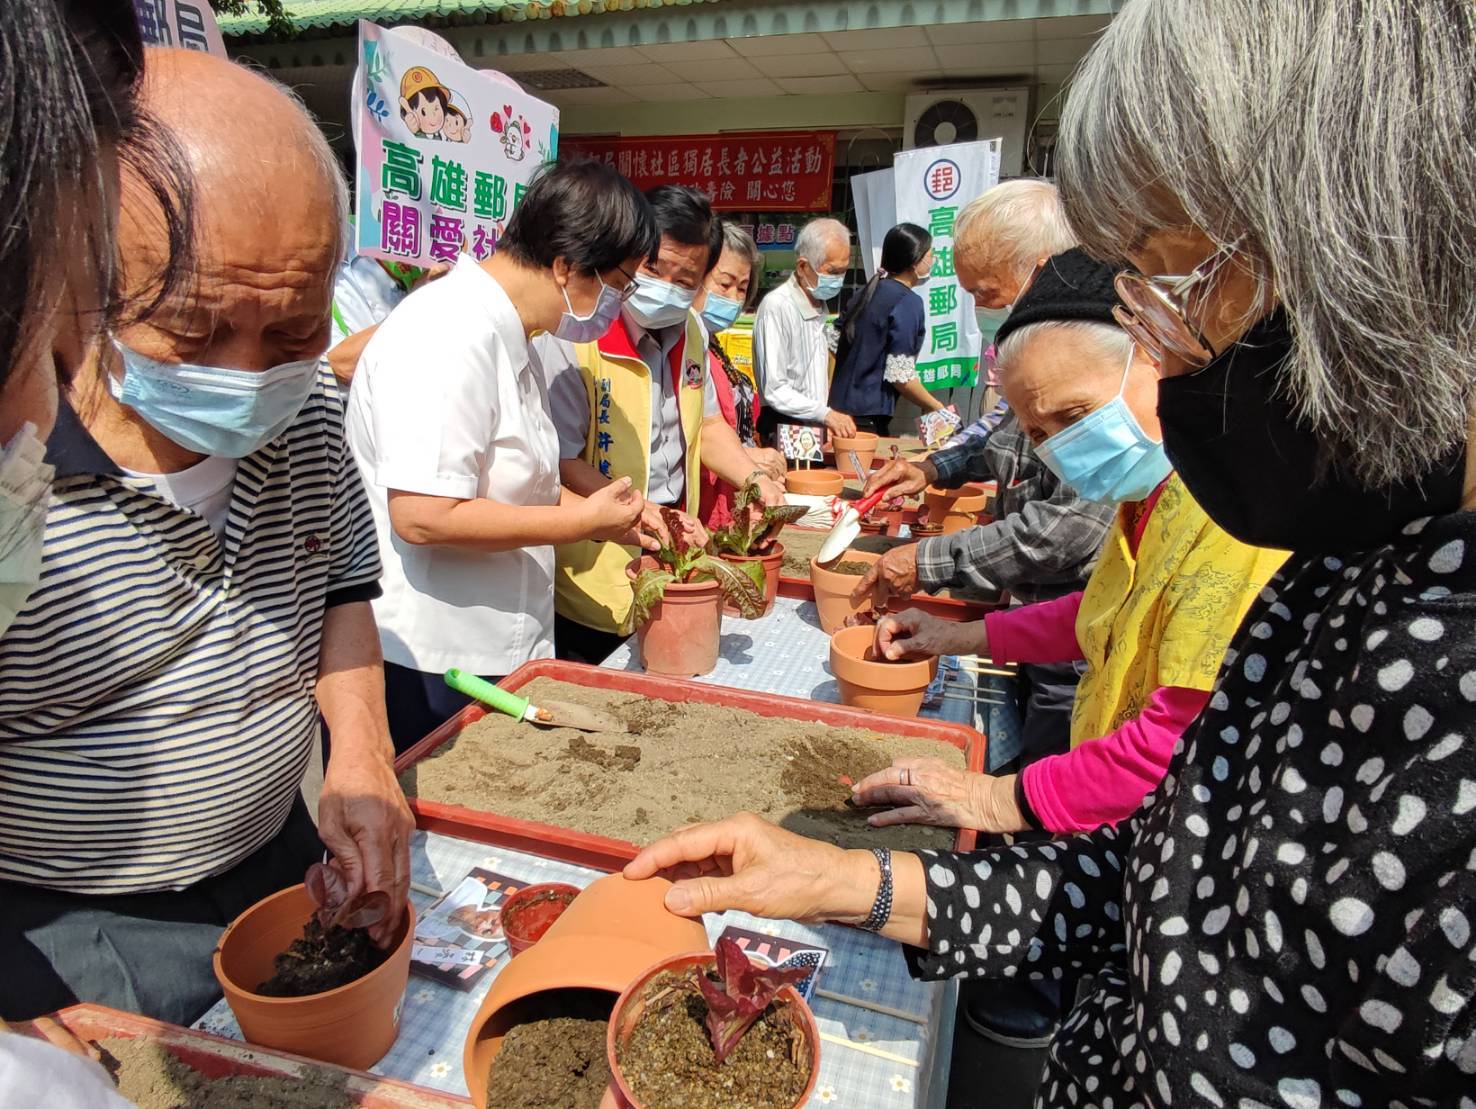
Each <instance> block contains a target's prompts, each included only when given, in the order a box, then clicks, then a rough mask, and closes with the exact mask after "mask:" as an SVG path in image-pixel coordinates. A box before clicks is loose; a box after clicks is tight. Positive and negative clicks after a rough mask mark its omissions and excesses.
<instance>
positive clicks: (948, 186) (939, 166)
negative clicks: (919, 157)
mask: <svg viewBox="0 0 1476 1109" xmlns="http://www.w3.org/2000/svg"><path fill="white" fill-rule="evenodd" d="M961 184H963V174H962V173H960V172H959V168H958V163H957V162H955V161H953V159H951V158H939V159H938V160H937V161H936V162H934V163H933V164H932V165H930V166H929V167H928V168H927V170H926V171H924V173H923V188H925V189H927V191H928V195H929V196H930V197H932V198H933V199H934V200H947V199H948V198H949V197H950V196H952V195H953V194H954V193H956V192H958V187H959V186H960V185H961Z"/></svg>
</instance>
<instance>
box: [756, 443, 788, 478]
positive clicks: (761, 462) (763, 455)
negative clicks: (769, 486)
mask: <svg viewBox="0 0 1476 1109" xmlns="http://www.w3.org/2000/svg"><path fill="white" fill-rule="evenodd" d="M748 457H749V458H751V459H752V460H753V464H754V465H755V466H757V467H758V468H759V469H760V470H762V471H763V472H764V473H766V474H768V475H769V476H770V477H771V478H773V479H774V480H775V481H779V482H782V481H783V480H784V474H785V471H787V470H788V469H789V463H788V462H787V461H785V458H784V455H782V454H780V453H779V452H778V451H776V450H775V449H774V448H773V447H749V448H748Z"/></svg>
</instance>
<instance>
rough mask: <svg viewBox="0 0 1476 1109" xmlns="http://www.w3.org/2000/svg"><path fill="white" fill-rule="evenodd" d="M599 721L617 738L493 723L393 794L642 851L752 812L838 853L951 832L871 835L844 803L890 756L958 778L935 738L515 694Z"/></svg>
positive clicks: (557, 688) (957, 756) (574, 695)
mask: <svg viewBox="0 0 1476 1109" xmlns="http://www.w3.org/2000/svg"><path fill="white" fill-rule="evenodd" d="M519 692H520V693H522V694H523V695H524V696H526V697H529V698H531V699H532V701H533V703H534V704H537V703H538V702H539V700H540V699H546V700H550V701H565V702H571V703H573V704H579V705H589V706H591V707H596V708H603V709H608V710H610V711H611V712H613V713H614V715H616V716H618V717H619V718H620V719H621V720H623V721H624V722H625V723H626V725H627V726H628V727H629V728H630V734H629V735H622V734H618V733H616V734H611V733H604V734H599V733H585V732H580V731H575V730H574V729H571V728H552V729H549V728H536V727H533V726H532V725H530V724H522V723H519V722H517V721H515V720H513V719H512V718H511V717H508V716H504V715H503V714H501V713H492V714H489V715H487V716H485V717H483V718H482V719H481V720H479V721H477V722H476V723H475V724H473V725H471V726H470V727H469V728H467V729H466V731H464V732H463V733H462V734H461V735H460V736H458V737H457V738H456V739H455V740H454V741H452V742H450V743H447V744H444V745H443V746H442V747H441V748H440V749H439V750H438V751H437V753H436V754H435V755H433V756H431V757H430V758H428V759H422V760H421V761H420V762H418V763H416V764H415V765H414V766H412V767H410V768H409V769H408V770H406V771H405V772H404V773H403V774H401V775H400V783H401V785H402V786H404V789H405V793H406V795H408V796H410V797H419V798H422V799H425V800H428V801H440V802H443V803H446V804H452V805H461V806H463V807H465V808H468V809H475V810H478V811H481V812H492V813H497V814H498V815H500V816H507V817H513V818H516V819H519V820H534V821H539V822H541V823H545V824H557V825H559V826H561V827H565V828H572V829H574V830H576V831H580V832H587V833H591V834H593V835H600V836H608V837H610V838H612V839H620V840H629V841H631V842H633V843H647V842H649V841H651V840H653V839H656V838H658V837H660V836H662V835H665V834H666V833H667V832H669V831H671V830H672V829H674V828H678V827H680V826H682V825H683V824H690V823H693V822H695V821H700V820H716V819H719V818H721V817H724V816H728V815H730V814H732V813H735V812H740V811H743V810H749V811H752V812H756V813H759V814H761V815H762V816H764V817H766V818H767V819H769V820H772V821H774V822H775V823H777V824H780V825H782V826H783V827H785V828H788V829H789V830H790V831H793V832H798V833H800V834H801V835H807V836H814V837H816V838H817V839H823V840H827V841H829V842H831V843H837V844H840V845H841V846H843V847H892V848H899V849H904V850H905V849H909V848H921V847H941V848H946V847H948V846H949V845H950V844H951V843H952V842H953V837H954V833H953V831H952V830H951V829H942V828H924V827H916V826H901V827H893V828H871V827H869V826H868V825H867V824H866V816H867V815H868V812H867V810H860V809H855V808H852V807H851V806H850V805H849V804H847V803H846V802H847V800H848V798H849V797H850V795H851V790H850V786H849V784H846V783H843V782H842V781H841V780H840V779H841V776H843V775H844V776H845V777H846V778H848V779H849V780H851V781H859V780H860V779H861V778H864V777H865V776H866V775H868V774H870V773H872V772H873V771H877V770H881V769H883V768H885V767H887V766H890V765H891V762H892V759H893V758H897V757H901V756H908V755H912V756H919V755H921V756H930V757H933V758H940V759H943V760H944V761H946V762H948V763H950V764H951V765H954V766H957V767H959V768H962V767H963V766H964V756H963V752H961V751H960V750H958V748H956V747H953V746H952V745H950V744H946V743H939V742H938V741H936V740H929V739H917V738H912V737H906V736H889V735H884V734H880V733H877V732H870V731H864V730H861V729H858V728H833V727H830V726H828V725H825V724H816V723H810V722H807V721H799V720H787V719H783V718H780V717H771V716H758V715H756V714H754V713H751V712H747V711H745V710H743V709H736V708H729V707H726V706H721V705H708V704H697V703H689V704H674V703H672V702H669V701H657V700H648V699H646V698H644V697H642V696H640V695H638V694H631V693H619V692H611V691H606V690H600V689H590V688H588V687H585V686H579V685H569V684H565V683H563V682H558V681H554V680H553V679H550V678H538V679H535V680H534V681H532V682H529V683H528V685H527V686H526V687H525V688H523V689H522V690H520V691H519Z"/></svg>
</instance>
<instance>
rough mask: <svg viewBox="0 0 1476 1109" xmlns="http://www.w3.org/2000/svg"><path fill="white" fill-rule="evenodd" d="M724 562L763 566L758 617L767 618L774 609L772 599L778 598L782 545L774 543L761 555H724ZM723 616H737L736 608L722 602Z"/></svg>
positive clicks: (782, 553) (727, 602)
mask: <svg viewBox="0 0 1476 1109" xmlns="http://www.w3.org/2000/svg"><path fill="white" fill-rule="evenodd" d="M722 558H723V561H724V562H733V563H743V562H761V563H763V566H764V610H763V612H761V613H759V615H760V616H767V615H769V613H770V612H771V611H773V608H774V598H775V597H777V596H779V570H780V568H781V567H782V566H783V565H784V544H783V543H779V542H775V543H773V544H771V545H770V547H769V549H768V550H767V551H765V552H764V553H763V554H750V555H735V554H725V555H723V556H722ZM723 615H725V616H738V615H739V612H738V606H737V605H734V604H733V603H732V602H731V601H727V600H725V601H723Z"/></svg>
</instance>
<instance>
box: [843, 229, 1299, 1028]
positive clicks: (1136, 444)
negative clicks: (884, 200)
mask: <svg viewBox="0 0 1476 1109" xmlns="http://www.w3.org/2000/svg"><path fill="white" fill-rule="evenodd" d="M1116 272H1117V271H1116V269H1115V267H1112V266H1108V265H1105V264H1103V263H1101V262H1096V261H1094V260H1092V259H1090V258H1088V257H1087V256H1086V255H1085V254H1084V253H1083V252H1082V251H1081V250H1071V251H1067V252H1066V253H1065V254H1058V255H1057V256H1056V257H1055V258H1052V259H1051V260H1050V262H1049V263H1048V264H1047V265H1046V266H1045V268H1044V269H1043V270H1042V271H1041V272H1040V274H1039V275H1038V276H1037V277H1036V278H1035V280H1034V282H1032V283H1031V285H1030V286H1029V287H1028V288H1027V289H1026V290H1024V291H1023V292H1022V293H1021V294H1020V295H1019V296H1018V297H1017V298H1016V300H1015V308H1014V311H1013V312H1011V313H1010V318H1009V319H1007V320H1006V321H1005V322H1004V324H1003V325H1002V326H1001V327H1000V329H999V338H998V342H999V370H1000V377H1001V381H1002V383H1003V385H1004V390H1005V395H1006V396H1007V397H1008V398H1009V400H1010V410H1011V411H1012V412H1013V413H1014V414H1015V416H1016V418H1017V419H1018V421H1019V423H1020V426H1021V428H1022V430H1023V431H1024V432H1025V434H1026V435H1027V436H1028V438H1029V439H1030V441H1031V443H1032V444H1033V445H1034V447H1035V451H1036V454H1037V455H1038V456H1039V457H1040V458H1041V459H1042V460H1043V461H1044V462H1045V464H1046V465H1047V466H1049V467H1050V469H1051V471H1052V472H1053V473H1054V474H1055V475H1056V476H1057V477H1058V478H1060V479H1061V480H1062V481H1064V482H1067V483H1069V484H1070V485H1071V486H1072V487H1073V488H1075V489H1076V490H1078V491H1079V492H1080V493H1081V494H1082V495H1083V496H1087V497H1090V498H1091V499H1092V500H1093V501H1096V502H1098V503H1101V504H1106V505H1110V506H1112V507H1113V508H1114V509H1115V510H1116V518H1115V520H1114V522H1113V525H1112V530H1111V531H1110V532H1109V533H1108V536H1107V542H1106V544H1105V545H1104V547H1103V549H1102V556H1101V559H1100V560H1099V561H1098V563H1097V566H1096V569H1094V570H1093V571H1092V576H1091V579H1090V580H1089V581H1088V582H1087V586H1086V589H1085V591H1083V592H1079V593H1070V594H1067V595H1066V596H1064V597H1061V598H1059V599H1057V600H1054V601H1042V602H1040V603H1038V604H1033V605H1023V606H1020V607H1017V608H1012V609H1008V610H1001V611H999V612H992V613H989V614H988V615H987V616H985V618H984V619H983V620H981V621H976V622H973V623H966V624H960V623H956V622H951V621H946V620H941V619H939V618H938V617H935V616H929V615H927V614H926V613H924V612H921V611H919V610H917V609H909V610H907V611H905V612H902V613H899V614H897V615H895V616H885V617H883V618H882V619H881V620H880V621H879V622H878V624H877V645H878V653H883V654H884V656H885V657H887V658H894V659H897V658H903V657H923V656H937V655H944V654H977V655H979V656H980V657H982V658H986V659H992V660H993V661H994V662H996V663H1005V662H1033V663H1068V662H1084V663H1085V664H1086V673H1085V674H1084V675H1083V676H1082V679H1081V683H1080V685H1079V686H1078V687H1077V690H1076V700H1075V704H1074V707H1073V711H1072V715H1071V747H1070V750H1068V751H1062V752H1060V753H1058V754H1053V755H1047V756H1045V757H1027V758H1025V759H1023V760H1022V767H1021V770H1020V772H1019V773H1018V774H1005V775H989V774H979V773H973V772H965V771H955V770H954V769H953V768H951V767H950V766H948V765H947V764H945V763H943V762H941V761H940V760H937V759H915V758H913V759H899V760H898V761H897V762H895V763H893V765H892V767H891V768H889V769H887V770H881V771H878V772H877V773H875V774H873V775H871V776H870V777H869V778H866V779H863V780H862V781H860V782H858V783H857V785H856V800H857V802H858V803H859V804H861V805H864V806H867V807H872V806H878V805H882V806H885V805H895V806H897V808H895V809H893V810H891V811H888V812H881V813H878V814H876V815H874V816H872V817H871V818H870V823H871V824H872V825H874V826H877V827H882V826H885V825H889V824H902V823H910V822H911V823H923V824H938V825H943V826H948V827H965V828H975V829H978V830H980V831H985V832H991V833H1001V832H1011V833H1019V832H1029V831H1037V832H1038V831H1041V830H1044V831H1047V832H1052V833H1055V834H1058V835H1061V834H1071V833H1075V832H1090V831H1092V830H1094V829H1095V828H1098V827H1100V826H1101V825H1103V824H1115V823H1117V822H1118V821H1119V820H1123V819H1125V818H1126V817H1128V816H1130V815H1131V814H1132V813H1133V811H1134V810H1136V809H1137V807H1138V806H1139V805H1140V804H1141V803H1142V801H1143V797H1144V795H1146V794H1147V793H1148V792H1149V791H1150V790H1151V789H1153V787H1155V786H1156V785H1158V783H1159V782H1160V781H1161V780H1162V779H1163V775H1164V770H1165V768H1166V767H1167V766H1168V762H1169V758H1170V756H1171V755H1172V754H1173V750H1174V745H1175V744H1176V743H1178V741H1179V738H1180V737H1181V736H1182V735H1183V734H1184V730H1185V729H1186V728H1187V727H1188V726H1189V724H1190V723H1191V722H1192V721H1193V720H1194V718H1195V717H1196V716H1198V715H1199V713H1200V711H1201V710H1202V709H1203V708H1204V706H1205V703H1206V702H1207V701H1208V700H1209V695H1210V689H1211V687H1212V685H1213V683H1214V680H1215V676H1216V674H1217V673H1218V672H1219V669H1220V661H1221V659H1223V657H1224V655H1225V647H1226V645H1227V644H1228V643H1229V641H1230V639H1231V637H1232V636H1233V635H1234V634H1235V630H1236V628H1237V627H1239V625H1240V620H1241V618H1242V617H1243V616H1244V615H1245V612H1246V610H1247V609H1248V608H1249V607H1250V605H1251V603H1252V602H1253V601H1254V600H1255V599H1256V596H1257V594H1258V593H1259V592H1260V591H1261V588H1262V587H1263V586H1264V585H1265V584H1266V582H1267V581H1268V580H1269V579H1270V578H1271V575H1272V574H1274V573H1275V572H1276V569H1277V567H1279V566H1280V565H1281V563H1282V561H1283V560H1284V559H1285V558H1286V555H1285V553H1284V552H1282V551H1267V550H1263V549H1261V548H1258V547H1250V546H1247V545H1246V544H1244V543H1240V542H1238V541H1237V540H1235V539H1232V538H1231V537H1230V536H1228V535H1226V534H1225V532H1224V531H1222V530H1221V529H1220V528H1219V527H1217V526H1216V525H1215V524H1214V523H1213V522H1212V521H1211V520H1210V519H1209V517H1207V516H1206V515H1205V513H1204V510H1203V509H1202V508H1200V507H1199V505H1197V504H1196V503H1195V502H1194V498H1193V497H1191V496H1190V495H1189V494H1188V492H1187V491H1186V490H1185V489H1184V483H1183V480H1182V479H1180V478H1179V477H1178V475H1176V474H1174V473H1173V468H1172V466H1171V465H1170V463H1169V461H1168V457H1167V455H1166V454H1165V453H1164V450H1163V442H1162V435H1161V433H1160V431H1159V425H1158V416H1157V412H1156V408H1157V402H1158V366H1157V364H1156V363H1155V362H1154V361H1153V359H1152V358H1150V357H1149V356H1148V355H1147V354H1145V353H1144V352H1143V351H1142V350H1140V349H1139V348H1138V347H1137V346H1136V345H1135V344H1134V343H1133V341H1132V339H1131V338H1129V337H1128V335H1127V333H1126V332H1124V331H1123V330H1122V328H1121V327H1119V326H1118V324H1117V323H1116V321H1115V319H1114V317H1113V314H1112V313H1113V309H1114V308H1116V307H1117V306H1118V300H1117V294H1116V292H1115V291H1114V289H1113V278H1114V276H1115V275H1116ZM964 996H965V999H966V1004H965V1006H964V1015H965V1018H966V1019H969V1020H970V1021H971V1022H973V1023H974V1025H975V1027H976V1030H977V1031H979V1032H980V1033H981V1034H982V1035H985V1036H989V1037H991V1038H1002V1037H1000V1036H999V1035H998V1032H999V1031H1000V1030H1001V1029H1003V1028H1006V1027H1007V1028H1008V1030H1009V1031H1008V1032H1007V1034H1009V1033H1010V1032H1012V1033H1013V1034H1014V1036H1016V1037H1017V1036H1018V1035H1019V1029H1020V1028H1021V1027H1022V1025H1023V1024H1024V1023H1025V1021H1024V1020H1023V1018H1022V1017H1021V1016H1020V1015H1019V1014H1020V1013H1022V1012H1024V1011H1029V1010H1030V1007H1031V1006H1032V1005H1034V1007H1035V1009H1036V1010H1038V1012H1039V1025H1040V1027H1039V1029H1038V1030H1037V1031H1038V1033H1039V1035H1038V1036H1035V1037H1033V1038H1036V1039H1038V1038H1039V1037H1040V1036H1046V1035H1049V1034H1050V1032H1051V1031H1052V1030H1053V1027H1054V1023H1055V1017H1056V1015H1057V1014H1058V1013H1059V1011H1060V1001H1059V999H1058V998H1057V997H1056V996H1055V991H1054V990H1053V989H1052V990H1051V991H1049V995H1045V994H1043V993H1042V991H1041V989H1040V986H1039V984H1038V983H1033V982H1030V981H1028V980H1019V979H1014V980H1010V979H997V980H993V981H985V982H977V983H973V984H972V988H971V989H970V990H969V991H967V992H966V993H965V995H964ZM1007 1011H1008V1012H1012V1013H1014V1014H1016V1015H1015V1016H1014V1017H1013V1019H1012V1020H1011V1021H1010V1023H1009V1025H1008V1026H1006V1025H1005V1024H1004V1021H1003V1019H1002V1018H1003V1017H1004V1014H1005V1013H1006V1012H1007ZM1006 1042H1011V1041H1010V1040H1006ZM1015 1042H1016V1043H1017V1044H1018V1041H1017V1040H1016V1041H1015Z"/></svg>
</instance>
